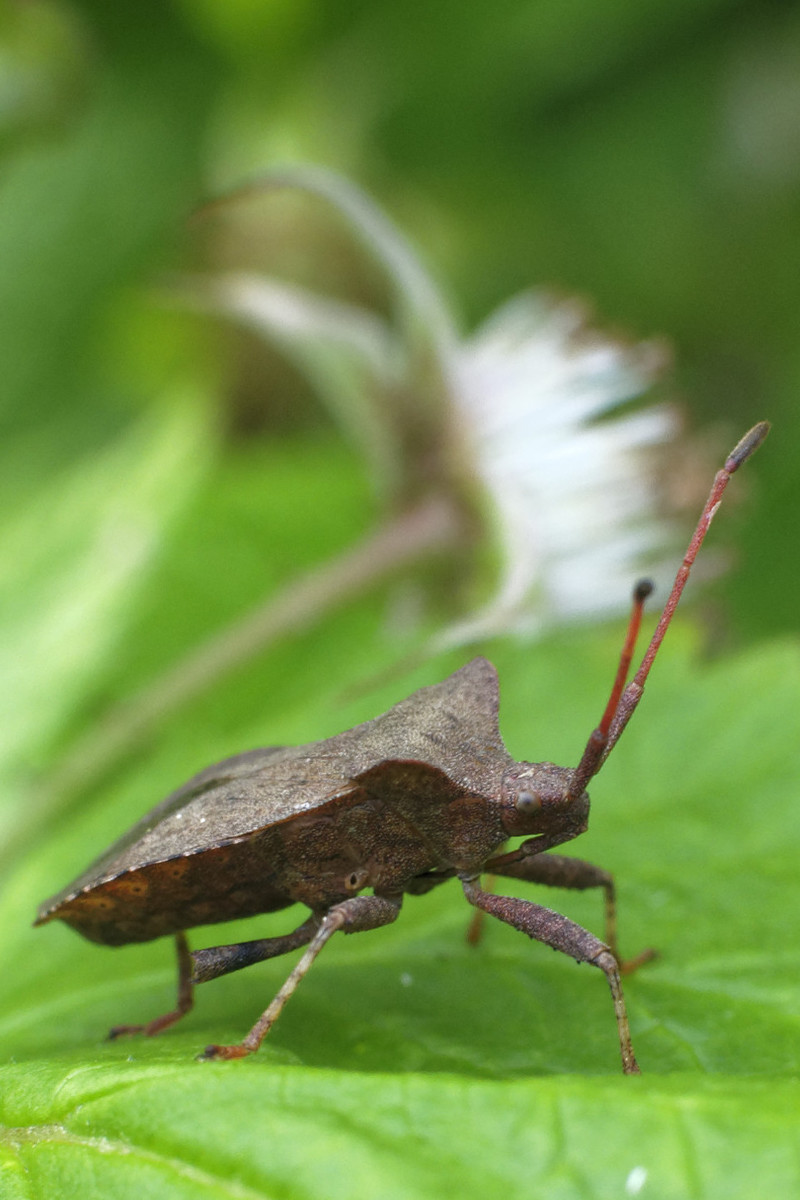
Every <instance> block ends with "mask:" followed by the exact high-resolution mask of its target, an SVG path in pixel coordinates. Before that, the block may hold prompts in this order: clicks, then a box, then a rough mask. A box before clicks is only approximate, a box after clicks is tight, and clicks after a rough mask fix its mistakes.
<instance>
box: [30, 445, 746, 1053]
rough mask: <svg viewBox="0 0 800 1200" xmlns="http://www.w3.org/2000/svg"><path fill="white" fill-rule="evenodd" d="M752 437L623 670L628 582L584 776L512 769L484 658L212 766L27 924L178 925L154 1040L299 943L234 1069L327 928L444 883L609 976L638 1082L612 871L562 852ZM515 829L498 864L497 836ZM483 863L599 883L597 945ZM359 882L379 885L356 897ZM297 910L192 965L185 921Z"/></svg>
mask: <svg viewBox="0 0 800 1200" xmlns="http://www.w3.org/2000/svg"><path fill="white" fill-rule="evenodd" d="M767 430H768V426H767V425H766V423H765V422H762V423H761V424H760V425H757V426H755V428H754V429H753V430H751V431H750V433H749V434H747V435H746V436H745V437H744V438H743V439H742V441H741V442H740V443H739V444H738V446H737V447H736V448H735V449H734V451H733V452H732V453H731V455H730V456H729V457H728V459H727V461H726V463H725V466H724V468H723V469H722V470H721V471H720V472H719V473H718V474H717V477H716V480H715V483H714V488H713V489H712V492H711V495H710V496H709V500H708V502H707V504H706V506H705V508H704V510H703V513H702V515H701V518H700V522H699V524H698V527H697V530H696V531H695V535H694V537H693V539H692V542H691V543H690V546H689V550H688V551H687V555H686V557H685V559H684V562H683V564H682V566H681V569H680V570H679V572H678V576H677V578H676V581H675V584H674V586H673V589H672V592H671V593H670V597H669V598H668V600H667V604H666V607H665V609H664V613H663V615H662V617H661V620H660V622H659V624H658V627H657V629H656V632H655V634H654V635H653V640H652V641H651V644H650V647H649V649H648V651H647V653H646V655H645V657H644V659H643V661H642V664H641V666H640V668H639V670H638V671H637V673H636V675H635V676H634V679H633V681H632V682H631V683H630V684H629V685H628V686H627V687H625V686H624V685H625V678H626V675H627V671H628V667H629V664H630V659H631V655H632V650H633V642H634V639H635V634H636V630H637V628H638V624H639V620H640V618H641V611H642V606H643V603H644V599H645V597H646V596H647V595H648V594H649V591H650V590H651V589H650V586H649V585H647V584H643V585H639V586H638V587H637V589H636V592H635V594H634V610H633V616H632V620H631V625H630V629H629V635H628V638H627V639H626V643H625V647H624V649H623V654H622V659H621V663H620V668H619V671H618V674H617V679H616V681H615V684H614V688H613V689H612V694H611V698H610V700H609V703H608V705H607V707H606V710H605V713H604V714H603V718H602V720H601V722H600V725H599V726H598V728H597V729H596V730H595V731H594V732H593V733H592V735H591V737H590V739H589V741H588V743H587V746H586V749H585V751H584V753H583V756H582V758H581V760H580V762H579V764H578V766H577V767H576V768H574V769H573V768H565V767H557V766H555V765H554V764H552V763H547V762H545V763H526V762H515V761H514V759H513V758H512V757H511V756H510V755H509V753H508V751H507V750H506V749H505V747H504V745H503V742H502V739H501V737H500V732H499V728H498V686H497V676H496V673H495V670H494V668H493V667H492V666H491V664H490V663H488V662H487V661H486V660H485V659H483V658H476V659H474V660H473V661H472V662H471V663H469V664H468V665H467V666H465V667H462V668H461V669H460V670H459V671H456V672H455V673H454V674H453V675H451V676H450V677H449V678H448V679H445V680H444V681H443V682H442V683H439V684H436V685H434V686H432V687H427V688H422V689H421V690H420V691H418V692H415V693H414V694H413V695H412V696H410V697H409V698H408V699H407V700H404V701H402V702H401V703H400V704H397V705H395V707H394V708H392V709H390V710H389V711H388V712H387V713H384V714H383V715H382V716H380V717H377V718H375V719H374V720H372V721H367V722H366V723H365V724H363V725H358V726H356V727H355V728H354V729H350V730H347V731H346V732H345V733H341V734H339V735H338V736H336V737H332V738H327V739H326V740H324V741H320V742H313V743H310V744H308V745H305V746H297V747H273V748H269V749H265V750H253V751H250V752H248V753H245V754H240V755H236V756H235V757H233V758H229V759H225V760H224V761H223V762H220V763H217V764H216V765H215V766H212V767H208V768H207V769H206V770H204V771H202V772H200V774H199V775H196V776H195V777H194V778H193V779H191V780H189V782H188V783H187V784H185V785H184V787H182V788H180V789H179V790H178V791H177V792H174V793H173V794H172V795H171V796H169V797H167V799H166V800H164V801H163V802H162V803H161V804H160V805H158V807H157V808H155V809H154V810H153V811H152V812H151V813H150V814H149V815H148V816H146V817H145V818H143V820H142V821H140V822H139V823H138V824H137V825H135V826H134V827H133V829H132V830H130V832H129V833H128V834H127V835H126V836H125V837H123V838H122V839H121V840H120V841H119V842H117V843H116V844H115V845H114V846H112V847H111V849H110V850H108V851H107V852H106V853H105V854H104V855H102V856H101V858H99V859H98V860H97V861H96V862H95V863H94V864H93V865H92V866H91V867H89V868H88V870H87V871H86V872H84V874H83V875H81V876H80V877H79V878H78V879H77V880H76V881H75V882H74V883H73V884H71V885H70V886H69V887H67V888H65V889H64V890H63V891H61V892H60V893H59V894H58V895H56V896H55V897H53V898H52V899H51V900H49V901H47V902H46V903H45V904H44V905H43V906H42V908H41V909H40V911H39V915H38V918H37V924H42V923H44V922H47V921H50V920H53V919H54V918H59V919H61V920H63V921H66V922H67V924H69V925H71V926H72V927H73V928H74V929H76V930H77V931H78V932H79V933H81V934H83V935H84V936H85V937H87V938H89V939H90V940H92V941H96V942H101V943H104V944H106V945H112V946H116V945H122V944H125V943H128V942H139V941H148V940H150V939H152V938H157V937H161V936H163V935H165V934H173V935H174V936H175V938H176V945H177V951H178V969H179V984H178V1003H177V1006H176V1008H175V1009H174V1010H173V1011H171V1012H169V1013H165V1014H164V1015H163V1016H161V1017H157V1018H156V1019H155V1020H153V1021H151V1022H149V1023H148V1024H146V1025H141V1026H119V1027H117V1028H116V1029H114V1030H112V1036H115V1035H117V1034H121V1033H136V1032H143V1033H146V1034H154V1033H158V1032H160V1031H161V1030H162V1029H164V1028H166V1027H168V1026H169V1025H171V1024H173V1023H174V1022H175V1021H176V1020H178V1018H179V1017H180V1016H182V1015H183V1014H184V1013H185V1012H187V1011H188V1010H189V1009H190V1008H191V1006H192V999H193V987H194V984H196V983H202V982H206V981H207V980H210V979H214V978H216V977H217V976H219V975H224V974H227V973H228V972H230V971H236V970H239V969H240V968H242V967H246V966H249V965H250V964H252V963H255V962H259V961H262V960H263V959H266V958H271V957H274V956H276V955H279V954H284V953H287V952H288V951H290V950H294V949H297V948H298V947H301V946H304V945H305V946H306V947H307V949H306V951H305V953H304V954H303V956H302V957H301V959H300V960H299V962H298V963H297V965H296V967H295V968H294V970H293V971H292V972H291V973H290V975H289V977H288V979H287V980H286V983H285V984H284V986H283V987H282V988H281V990H280V991H279V992H278V994H277V996H276V997H275V999H274V1000H273V1001H272V1003H271V1004H270V1005H269V1007H268V1008H267V1010H266V1011H265V1012H264V1014H263V1015H262V1017H261V1018H260V1019H259V1021H257V1022H256V1024H255V1025H254V1026H253V1028H252V1029H251V1030H250V1032H249V1033H248V1034H247V1036H246V1037H245V1038H244V1039H243V1041H242V1042H241V1043H239V1044H237V1045H233V1046H217V1045H215V1046H209V1047H207V1049H206V1051H205V1054H204V1055H203V1057H205V1058H238V1057H242V1056H243V1055H246V1054H249V1053H251V1052H252V1051H253V1050H256V1049H258V1046H259V1045H260V1043H261V1041H262V1039H263V1037H264V1035H265V1033H266V1032H267V1031H268V1029H269V1028H270V1026H271V1025H272V1023H273V1022H274V1021H275V1019H276V1018H277V1016H278V1015H279V1013H280V1011H281V1010H282V1008H283V1005H284V1004H285V1003H286V1001H287V1000H288V998H289V996H290V995H291V994H292V992H293V991H294V989H295V987H296V986H297V984H298V982H299V981H300V979H302V977H303V975H304V974H305V973H306V971H307V970H308V968H309V967H310V966H311V963H312V962H313V961H314V959H315V958H316V956H317V954H318V953H319V951H320V950H321V949H322V947H323V946H324V945H325V943H326V942H327V941H328V939H329V938H330V937H331V935H332V934H333V933H335V932H336V931H337V930H343V931H344V932H345V933H355V932H358V931H361V930H366V929H375V928H378V927H379V926H381V925H386V924H389V923H390V922H392V921H394V920H395V919H396V917H397V915H398V913H399V911H400V907H401V904H402V899H403V896H404V894H417V895H419V894H422V893H425V892H427V891H429V890H431V889H432V888H433V887H436V886H437V885H439V884H440V883H443V882H445V881H446V880H448V879H451V878H453V877H454V876H455V877H457V878H458V879H459V880H460V881H461V885H462V888H463V890H464V893H465V895H466V898H467V900H468V901H469V902H470V903H471V904H472V905H474V906H475V907H476V908H477V909H478V910H481V911H483V912H486V913H489V914H491V915H493V916H495V917H498V918H499V919H500V920H502V921H505V922H507V923H508V924H510V925H512V926H514V927H515V928H517V929H519V930H521V931H522V932H524V933H527V934H528V935H529V936H530V937H532V938H535V939H536V940H538V941H541V942H544V943H545V944H547V945H549V946H552V947H553V948H554V949H557V950H561V951H563V952H564V953H566V954H569V955H571V957H573V958H575V959H577V960H578V961H579V962H580V961H583V962H589V963H592V964H593V965H595V966H597V967H599V968H600V970H602V971H603V973H604V974H605V976H606V978H607V980H608V983H609V986H610V988H611V993H612V998H613V1002H614V1008H615V1013H616V1018H617V1027H618V1031H619V1040H620V1050H621V1055H622V1065H623V1070H624V1071H626V1072H628V1073H634V1072H637V1071H638V1066H637V1063H636V1059H635V1057H634V1053H633V1048H632V1046H631V1040H630V1034H629V1030H628V1020H627V1016H626V1012H625V1002H624V998H623V994H622V985H621V982H620V973H621V970H622V969H623V968H624V965H625V964H622V962H621V959H620V957H619V953H618V950H617V946H616V934H615V912H614V889H613V881H612V879H611V876H610V875H609V874H608V873H607V872H606V871H603V870H601V869H600V868H599V867H595V866H593V865H592V864H591V863H587V862H583V861H581V860H579V859H573V858H565V857H563V856H561V855H557V854H552V853H550V851H551V850H552V848H553V847H556V846H558V845H560V844H561V843H563V842H566V841H569V840H571V839H572V838H574V837H576V836H577V835H578V834H580V833H582V832H583V831H584V830H585V829H586V826H587V822H588V815H589V797H588V796H587V794H586V790H585V789H586V786H587V784H588V782H589V780H590V779H591V778H592V777H593V776H594V775H595V774H597V772H598V770H599V769H600V767H601V766H602V764H603V762H604V761H605V759H606V757H607V755H608V753H609V752H610V750H611V749H612V748H613V746H614V745H615V743H616V741H617V739H618V738H619V736H620V734H621V733H622V730H623V729H624V727H625V725H626V723H627V721H628V719H629V718H630V716H631V714H632V713H633V711H634V709H635V708H636V705H637V704H638V702H639V699H640V697H641V694H642V688H643V686H644V681H645V679H646V677H647V674H648V673H649V670H650V666H651V665H652V662H653V659H654V657H655V654H656V652H657V650H658V647H659V646H660V644H661V640H662V639H663V636H664V633H665V632H666V628H667V626H668V624H669V621H670V619H671V617H672V613H673V612H674V609H675V606H676V605H677V602H678V599H679V597H680V593H681V591H682V589H683V586H684V584H685V581H686V578H687V576H688V573H689V569H690V567H691V564H692V562H693V561H694V557H695V556H696V554H697V551H698V549H699V547H700V544H701V542H702V540H703V537H704V536H705V532H706V530H707V528H708V525H709V523H710V521H711V518H712V517H713V515H714V513H715V511H716V509H717V507H718V506H719V502H720V499H721V496H722V492H723V491H724V488H725V486H726V484H727V482H728V479H729V478H730V475H731V474H732V473H733V472H734V471H735V470H736V469H737V467H738V466H739V465H740V464H741V463H742V462H743V461H744V460H745V458H747V457H748V456H749V455H750V454H751V453H752V451H753V450H754V449H755V447H756V446H757V445H759V444H760V442H761V441H762V440H763V438H764V437H765V436H766V433H767ZM513 835H525V836H526V838H527V840H526V841H524V842H523V843H522V844H521V845H520V846H518V847H517V848H516V849H513V850H511V851H509V852H507V853H501V850H502V848H503V845H504V843H505V842H506V840H507V838H508V837H510V836H513ZM484 872H491V873H492V874H494V875H499V876H505V877H511V878H514V879H521V880H526V881H529V882H532V883H541V884H546V885H549V886H559V887H565V888H579V889H586V888H603V889H604V892H605V898H606V938H605V941H602V940H601V939H600V938H598V937H595V935H594V934H591V933H589V932H588V931H587V930H585V929H583V928H581V927H580V926H579V925H577V924H575V923H574V922H573V921H569V920H567V918H565V917H562V916H560V915H559V914H557V913H555V912H552V911H551V910H549V909H547V908H544V907H542V906H541V905H538V904H534V903H532V902H530V901H528V900H520V899H512V898H510V897H505V896H500V895H494V894H492V893H490V892H488V891H485V890H484V889H483V888H482V887H481V886H480V876H481V875H482V874H483V873H484ZM365 888H369V889H371V894H366V895H365V894H363V891H364V889H365ZM297 902H300V903H302V904H304V905H306V906H307V907H308V909H309V910H310V913H311V915H310V916H309V917H308V919H307V920H305V921H304V922H303V923H302V924H301V925H300V926H299V927H298V928H297V929H295V930H294V931H293V932H291V933H288V934H285V935H283V936H279V937H272V938H263V939H260V940H258V941H253V942H245V943H242V944H239V945H232V946H216V947H212V948H210V949H207V950H200V951H197V952H195V953H194V954H190V953H189V950H188V946H187V943H186V938H185V930H187V929H190V928H192V927H194V926H196V925H205V924H210V923H213V922H216V921H227V920H230V919H232V918H235V917H246V916H255V915H257V914H259V913H267V912H275V911H277V910H279V909H283V908H287V907H288V906H289V905H291V904H294V903H297Z"/></svg>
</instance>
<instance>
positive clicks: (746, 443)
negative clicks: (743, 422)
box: [725, 421, 769, 475]
mask: <svg viewBox="0 0 800 1200" xmlns="http://www.w3.org/2000/svg"><path fill="white" fill-rule="evenodd" d="M768 433H769V421H759V422H758V424H757V425H754V426H753V428H752V429H749V430H748V431H747V433H746V434H745V435H744V437H743V438H742V439H741V441H740V442H737V444H736V445H735V446H734V448H733V450H731V452H730V454H729V455H728V458H727V461H726V463H725V470H726V471H727V472H728V474H730V475H732V474H733V472H734V471H735V470H737V468H738V467H740V466H741V465H742V463H743V462H745V460H746V459H748V458H749V457H750V455H751V454H752V453H753V452H754V451H755V450H757V449H758V447H759V446H760V445H761V443H762V442H763V441H764V438H765V437H766V436H767V434H768Z"/></svg>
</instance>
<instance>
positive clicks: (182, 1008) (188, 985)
mask: <svg viewBox="0 0 800 1200" xmlns="http://www.w3.org/2000/svg"><path fill="white" fill-rule="evenodd" d="M175 950H176V952H177V956H178V1002H177V1004H176V1006H175V1008H174V1009H173V1010H172V1012H168V1013H164V1014H163V1015H162V1016H160V1017H156V1018H155V1019H154V1020H152V1021H148V1022H147V1024H146V1025H115V1026H114V1028H113V1029H111V1030H109V1034H108V1036H109V1039H110V1040H111V1041H113V1040H114V1038H118V1037H122V1035H123V1034H127V1033H143V1034H145V1035H146V1036H147V1037H153V1035H154V1034H156V1033H161V1031H162V1030H163V1029H169V1027H170V1025H174V1024H175V1022H176V1021H180V1019H181V1017H184V1016H186V1014H187V1013H188V1012H189V1010H190V1009H191V1007H192V1005H193V1004H194V987H193V985H192V956H191V954H190V953H189V944H188V942H187V941H186V934H185V933H176V934H175Z"/></svg>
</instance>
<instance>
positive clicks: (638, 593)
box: [633, 579, 656, 604]
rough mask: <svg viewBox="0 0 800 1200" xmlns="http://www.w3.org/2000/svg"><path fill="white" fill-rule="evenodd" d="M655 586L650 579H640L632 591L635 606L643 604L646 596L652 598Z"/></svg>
mask: <svg viewBox="0 0 800 1200" xmlns="http://www.w3.org/2000/svg"><path fill="white" fill-rule="evenodd" d="M655 590H656V585H655V584H654V583H653V581H652V579H640V580H639V582H638V583H637V584H636V587H635V588H634V589H633V599H634V601H635V602H636V603H637V604H644V602H645V600H646V599H647V597H648V596H652V594H653V592H654V591H655Z"/></svg>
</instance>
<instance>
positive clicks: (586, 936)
mask: <svg viewBox="0 0 800 1200" xmlns="http://www.w3.org/2000/svg"><path fill="white" fill-rule="evenodd" d="M461 883H462V886H463V888H464V895H465V896H466V897H467V900H469V902H470V904H474V905H475V907H476V908H479V909H482V910H483V911H484V912H487V913H489V914H490V915H491V916H493V917H497V918H498V920H500V921H505V923H506V924H507V925H512V926H513V927H514V929H519V930H520V931H521V932H522V933H527V935H528V937H531V938H535V939H536V941H537V942H544V944H545V945H546V946H552V947H553V949H554V950H560V951H561V952H562V953H563V954H569V956H570V957H571V958H574V959H575V960H576V961H577V962H588V963H591V964H592V966H595V967H599V968H600V970H601V971H602V972H603V973H604V975H605V977H606V979H607V980H608V986H609V987H610V989H611V997H612V999H613V1001H614V1012H615V1014H616V1018H617V1031H618V1033H619V1045H620V1053H621V1055H622V1069H623V1071H624V1072H625V1074H626V1075H638V1074H639V1066H638V1064H637V1062H636V1057H635V1055H634V1053H633V1046H632V1044H631V1034H630V1028H629V1026H628V1014H627V1012H626V1010H625V997H624V996H623V994H622V982H621V980H620V974H619V967H618V965H617V960H616V958H615V957H614V955H613V954H612V953H611V951H610V949H609V948H608V946H606V945H605V943H604V942H601V941H600V939H599V938H597V937H595V936H594V934H593V933H589V931H588V930H586V929H582V928H581V926H580V925H577V924H576V923H575V921H570V920H568V919H567V918H566V917H562V916H561V914H560V913H556V912H552V911H551V910H550V909H549V908H543V907H542V905H540V904H532V903H531V902H530V901H529V900H515V899H512V898H511V897H510V896H495V895H493V894H492V893H491V892H484V891H483V890H482V888H481V887H480V886H479V885H478V882H477V880H476V879H462V881H461Z"/></svg>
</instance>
